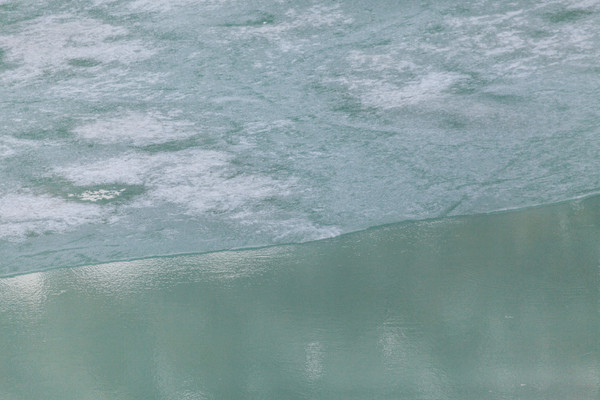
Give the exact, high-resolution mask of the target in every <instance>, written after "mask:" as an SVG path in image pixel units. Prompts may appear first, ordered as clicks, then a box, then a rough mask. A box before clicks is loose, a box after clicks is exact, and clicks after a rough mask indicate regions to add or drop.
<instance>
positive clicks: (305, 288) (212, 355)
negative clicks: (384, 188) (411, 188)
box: [0, 197, 600, 400]
mask: <svg viewBox="0 0 600 400" xmlns="http://www.w3.org/2000/svg"><path fill="white" fill-rule="evenodd" d="M599 257H600V198H599V197H594V198H590V199H587V200H579V201H574V202H568V203H563V204H559V205H554V206H545V207H540V208H534V209H528V210H521V211H516V212H510V213H501V214H494V215H479V216H469V217H458V218H451V219H441V220H431V221H423V222H414V223H403V224H396V225H389V226H385V227H381V228H376V229H370V230H366V231H363V232H358V233H352V234H349V235H343V236H340V237H336V238H333V239H327V240H322V241H317V242H312V243H305V244H294V245H284V246H275V247H267V248H262V249H255V250H243V251H233V252H218V253H211V254H205V255H189V256H178V257H168V258H150V259H146V260H138V261H132V262H120V263H110V264H101V265H96V266H87V267H80V268H66V269H57V270H53V271H48V272H40V273H32V274H26V275H20V276H16V277H12V278H4V279H1V280H0V332H2V335H0V349H2V351H0V376H2V383H1V384H0V397H1V398H2V399H9V400H12V399H61V400H67V399H82V398H85V399H394V400H395V399H467V400H468V399H527V400H532V399H539V400H542V399H543V400H553V399H556V400H562V399H590V400H592V399H597V398H598V396H599V395H600V340H599V337H600V276H599V269H598V265H599Z"/></svg>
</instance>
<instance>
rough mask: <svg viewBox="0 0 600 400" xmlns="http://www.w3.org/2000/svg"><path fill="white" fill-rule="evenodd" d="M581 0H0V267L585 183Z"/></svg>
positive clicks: (182, 246)
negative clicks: (0, 258)
mask: <svg viewBox="0 0 600 400" xmlns="http://www.w3.org/2000/svg"><path fill="white" fill-rule="evenodd" d="M599 18H600V5H599V3H598V2H595V1H566V0H556V1H554V0H552V1H544V2H539V1H525V0H521V1H515V2H493V1H482V2H462V3H460V4H456V3H454V2H434V3H418V2H408V3H406V2H404V3H402V4H398V3H397V2H388V1H383V2H377V3H373V4H365V3H364V2H355V1H349V2H343V3H336V4H333V3H323V2H316V1H309V2H305V3H294V4H291V3H286V2H280V1H266V0H265V1H250V2H248V1H243V2H242V1H236V0H227V1H225V0H223V1H220V0H219V1H217V0H213V1H201V2H195V1H187V0H182V1H139V0H137V1H125V0H114V1H111V0H104V1H97V0H94V1H82V2H77V3H76V4H75V3H74V4H67V3H61V2H59V3H56V2H54V3H49V4H42V5H40V4H35V5H34V4H32V3H27V2H25V3H23V2H21V3H11V4H9V3H8V2H3V3H0V24H1V26H2V30H1V31H0V82H1V83H2V85H0V160H1V161H2V162H1V163H0V218H1V219H0V226H1V227H2V230H1V231H0V251H1V252H2V253H3V254H7V256H6V258H5V259H4V263H3V264H2V265H1V266H0V274H2V273H9V272H10V273H13V272H15V271H28V270H32V269H38V268H46V267H56V266H61V265H75V264H80V263H86V262H95V261H109V260H114V259H122V258H135V257H141V256H148V255H152V254H171V253H180V252H196V251H208V250H218V249H225V248H235V247H245V246H257V245H266V244H273V243H281V242H302V241H308V240H313V239H318V238H323V237H329V236H332V235H336V234H339V233H343V232H349V231H353V230H357V229H361V228H366V227H368V226H373V225H378V224H385V223H390V222H396V221H403V220H408V219H423V218H435V217H441V216H446V215H457V214H474V213H480V212H490V211H496V210H501V209H507V208H519V207H523V206H528V205H536V204H544V203H551V202H556V201H560V200H564V199H568V198H574V197H579V196H582V195H586V194H590V193H594V192H596V191H597V189H598V187H600V175H599V174H598V173H597V171H598V160H600V142H599V141H598V140H597V137H598V129H599V128H598V126H600V124H599V121H600V117H599V115H598V106H599V99H600V96H599V94H600V84H599V81H598V79H597V76H598V65H597V64H598V59H600V29H599V28H598V27H599V26H600V19H599ZM74 243H75V244H76V245H74ZM75 248H76V250H73V249H75ZM42 255H44V256H42Z"/></svg>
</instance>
